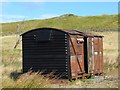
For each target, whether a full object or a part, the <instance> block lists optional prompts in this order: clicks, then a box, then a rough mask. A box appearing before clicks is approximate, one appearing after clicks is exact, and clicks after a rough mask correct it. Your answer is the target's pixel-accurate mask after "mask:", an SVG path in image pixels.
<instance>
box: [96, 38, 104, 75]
mask: <svg viewBox="0 0 120 90" xmlns="http://www.w3.org/2000/svg"><path fill="white" fill-rule="evenodd" d="M94 63H95V64H94V68H95V69H94V74H101V73H103V40H102V38H101V37H94Z"/></svg>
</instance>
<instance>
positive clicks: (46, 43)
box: [22, 28, 70, 76]
mask: <svg viewBox="0 0 120 90" xmlns="http://www.w3.org/2000/svg"><path fill="white" fill-rule="evenodd" d="M22 47H23V72H27V71H29V70H32V71H44V73H50V72H55V74H59V75H64V76H68V74H69V73H68V72H70V71H69V67H70V66H69V65H70V62H69V60H70V55H69V52H70V51H69V40H68V35H67V34H66V33H65V32H62V31H59V30H53V29H42V28H41V29H37V30H33V31H29V32H27V33H25V34H23V35H22Z"/></svg>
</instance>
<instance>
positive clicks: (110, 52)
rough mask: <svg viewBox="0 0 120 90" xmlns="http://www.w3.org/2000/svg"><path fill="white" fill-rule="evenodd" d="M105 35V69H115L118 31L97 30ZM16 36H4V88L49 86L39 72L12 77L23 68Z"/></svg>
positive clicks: (1, 68)
mask: <svg viewBox="0 0 120 90" xmlns="http://www.w3.org/2000/svg"><path fill="white" fill-rule="evenodd" d="M97 33H98V34H100V35H103V36H104V40H103V42H104V63H105V64H104V66H105V69H114V68H117V67H118V60H119V59H118V32H97ZM15 43H16V36H15V35H12V36H3V37H2V63H1V64H0V72H2V87H4V88H13V87H14V88H15V87H16V88H44V87H49V86H48V85H49V82H48V79H47V78H44V77H43V76H41V75H38V74H37V73H33V74H29V73H26V74H23V75H20V76H19V77H17V79H14V78H11V77H10V75H11V73H13V72H21V70H22V45H21V43H20V44H19V45H18V46H17V48H16V49H14V45H15ZM0 78H1V77H0Z"/></svg>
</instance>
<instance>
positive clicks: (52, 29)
mask: <svg viewBox="0 0 120 90" xmlns="http://www.w3.org/2000/svg"><path fill="white" fill-rule="evenodd" d="M43 29H46V30H56V31H60V32H64V33H66V34H68V33H67V32H65V31H64V30H61V29H57V28H46V27H45V28H37V29H32V30H29V31H27V32H25V33H23V34H21V35H25V34H27V33H31V32H34V31H35V30H43Z"/></svg>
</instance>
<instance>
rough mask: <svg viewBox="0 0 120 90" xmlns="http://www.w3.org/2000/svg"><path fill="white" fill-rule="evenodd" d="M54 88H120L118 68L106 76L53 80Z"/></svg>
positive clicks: (52, 85)
mask: <svg viewBox="0 0 120 90" xmlns="http://www.w3.org/2000/svg"><path fill="white" fill-rule="evenodd" d="M50 86H51V87H52V88H118V69H114V70H111V71H110V72H107V74H106V75H104V76H95V77H94V78H90V79H85V80H80V79H78V80H75V81H74V80H73V81H72V82H70V81H67V80H59V81H57V82H56V81H53V82H52V84H51V85H50Z"/></svg>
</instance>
